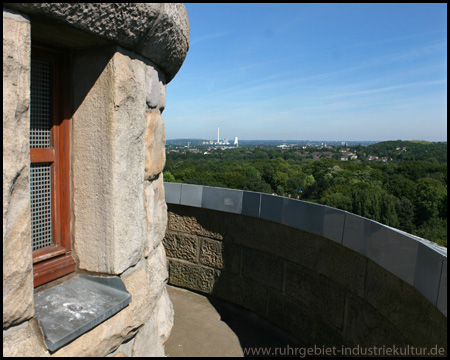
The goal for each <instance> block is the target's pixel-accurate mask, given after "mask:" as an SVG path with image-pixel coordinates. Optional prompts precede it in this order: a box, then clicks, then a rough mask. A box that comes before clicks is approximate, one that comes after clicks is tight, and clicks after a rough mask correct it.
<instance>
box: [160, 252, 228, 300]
mask: <svg viewBox="0 0 450 360" xmlns="http://www.w3.org/2000/svg"><path fill="white" fill-rule="evenodd" d="M219 276H220V271H219V270H217V269H212V268H208V267H206V266H202V265H196V264H192V263H189V262H187V261H183V260H175V259H169V284H171V285H175V286H180V287H183V288H186V289H191V290H195V291H200V292H203V293H207V294H210V293H211V292H212V291H213V289H214V284H215V282H216V281H217V279H218V278H219Z"/></svg>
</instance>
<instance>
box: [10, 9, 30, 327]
mask: <svg viewBox="0 0 450 360" xmlns="http://www.w3.org/2000/svg"><path fill="white" fill-rule="evenodd" d="M30 42H31V38H30V24H29V22H28V19H27V18H25V17H23V16H20V15H18V14H15V13H11V12H9V11H8V10H4V11H3V327H8V326H11V325H13V324H18V323H20V322H22V321H24V320H26V319H29V318H31V317H32V316H33V314H34V310H33V267H32V257H31V220H30V207H31V200H30V189H29V183H30V168H29V164H30V150H29V128H30V112H29V104H30V53H31V48H30Z"/></svg>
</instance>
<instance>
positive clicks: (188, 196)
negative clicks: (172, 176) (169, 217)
mask: <svg viewBox="0 0 450 360" xmlns="http://www.w3.org/2000/svg"><path fill="white" fill-rule="evenodd" d="M202 195H203V186H200V185H190V184H181V196H180V205H186V206H194V207H202Z"/></svg>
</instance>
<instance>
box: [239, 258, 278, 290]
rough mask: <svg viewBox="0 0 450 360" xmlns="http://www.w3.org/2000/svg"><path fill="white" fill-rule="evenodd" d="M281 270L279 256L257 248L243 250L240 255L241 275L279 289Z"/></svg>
mask: <svg viewBox="0 0 450 360" xmlns="http://www.w3.org/2000/svg"><path fill="white" fill-rule="evenodd" d="M283 271H284V270H283V261H282V260H281V259H280V258H277V257H275V256H273V255H270V254H268V253H263V252H261V251H257V250H247V249H246V250H244V252H243V256H242V275H243V276H245V277H247V278H249V279H252V280H255V281H258V282H260V283H262V284H264V285H267V286H271V287H273V288H275V289H278V290H281V289H282V287H283Z"/></svg>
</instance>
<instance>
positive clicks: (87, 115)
mask: <svg viewBox="0 0 450 360" xmlns="http://www.w3.org/2000/svg"><path fill="white" fill-rule="evenodd" d="M5 6H6V7H7V8H4V11H3V92H4V98H3V108H4V113H3V161H4V167H3V274H4V275H3V329H4V331H3V355H4V356H48V355H55V356H106V355H128V356H163V355H164V343H165V341H166V340H167V338H168V336H169V334H170V331H171V327H172V324H173V308H172V304H171V302H170V299H169V297H168V294H167V291H166V288H165V285H166V282H167V278H168V272H167V260H166V256H165V250H164V247H163V245H162V239H163V238H164V233H165V229H166V223H167V206H166V203H165V200H164V186H163V176H162V170H163V168H164V164H165V149H164V145H165V132H164V123H163V120H162V117H161V114H162V112H163V110H164V107H165V89H166V84H167V83H168V82H169V81H170V80H171V79H172V78H173V77H174V76H175V74H176V72H177V71H178V69H179V68H180V66H181V65H182V63H183V61H184V58H185V56H186V53H187V50H188V46H189V40H188V36H189V24H188V19H187V14H186V10H185V8H184V6H183V5H180V4H89V3H84V4H83V3H77V4H73V3H71V4H63V3H59V4H29V3H14V4H5ZM33 42H39V43H44V44H46V45H49V46H54V47H56V48H63V49H65V50H67V51H68V52H69V53H70V59H71V65H70V78H71V89H70V91H71V118H70V124H71V126H70V142H71V146H70V149H71V153H70V179H71V184H70V188H71V200H70V201H71V223H70V231H71V241H72V255H73V257H74V259H75V261H76V272H75V274H71V275H68V276H67V277H65V278H62V279H60V280H57V281H56V282H55V284H56V283H62V282H64V281H65V280H67V279H68V278H72V277H74V276H76V275H77V274H85V275H96V276H119V277H120V278H121V279H122V281H123V283H124V284H125V286H126V288H127V290H128V292H129V293H130V294H131V297H132V301H131V303H130V304H129V305H128V306H127V307H126V308H125V309H123V310H122V311H120V312H118V313H117V314H116V315H114V316H112V317H111V318H109V319H107V320H106V321H104V322H103V323H101V324H100V325H98V326H97V327H95V328H94V329H92V330H90V331H88V332H87V333H85V334H83V335H81V336H80V337H78V338H77V339H75V340H74V341H72V342H71V343H69V344H67V345H66V346H64V347H62V348H61V349H59V350H57V351H55V352H54V353H51V352H49V350H48V349H47V348H46V345H45V343H44V341H43V339H42V334H41V331H40V328H39V325H38V322H37V320H36V318H35V314H34V307H33V306H34V293H35V292H36V291H40V288H36V289H34V288H33V264H32V250H31V240H30V239H31V231H30V226H31V225H30V185H29V182H30V150H29V127H30V125H29V121H30V111H29V106H30V90H29V88H30V54H31V51H30V50H31V44H32V43H33ZM55 284H53V283H52V284H46V285H44V286H43V287H42V288H46V287H49V286H53V285H55Z"/></svg>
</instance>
